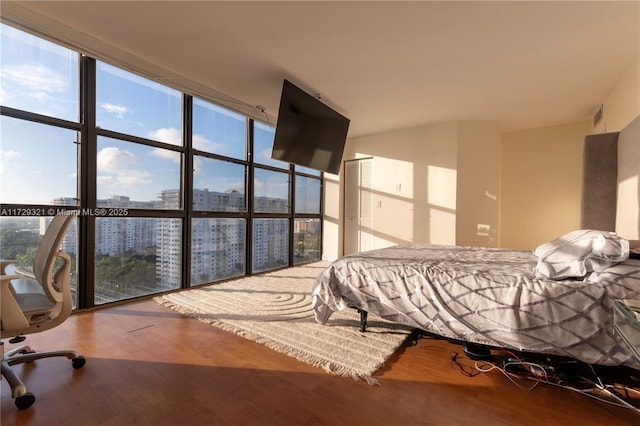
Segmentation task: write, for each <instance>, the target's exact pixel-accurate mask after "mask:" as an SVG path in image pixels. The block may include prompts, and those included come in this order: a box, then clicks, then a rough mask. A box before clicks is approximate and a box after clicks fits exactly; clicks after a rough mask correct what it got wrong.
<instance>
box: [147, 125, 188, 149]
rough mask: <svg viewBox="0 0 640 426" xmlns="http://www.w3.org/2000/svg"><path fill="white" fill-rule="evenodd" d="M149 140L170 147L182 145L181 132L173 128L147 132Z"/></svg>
mask: <svg viewBox="0 0 640 426" xmlns="http://www.w3.org/2000/svg"><path fill="white" fill-rule="evenodd" d="M149 138H150V139H154V140H157V141H160V142H164V143H170V144H171V145H182V131H181V130H180V129H176V128H175V127H169V128H162V129H158V130H154V131H152V132H149Z"/></svg>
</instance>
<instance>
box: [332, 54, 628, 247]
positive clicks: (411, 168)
mask: <svg viewBox="0 0 640 426" xmlns="http://www.w3.org/2000/svg"><path fill="white" fill-rule="evenodd" d="M639 94H640V55H639V56H638V57H636V58H635V60H634V61H633V62H632V64H631V66H630V67H629V68H628V69H627V70H626V71H625V72H624V74H623V75H621V77H620V79H619V80H618V81H617V82H616V83H615V84H614V85H613V86H612V88H611V90H610V92H609V93H608V94H607V95H606V96H605V98H604V99H603V100H602V104H603V120H602V122H601V123H600V125H599V126H598V127H597V128H595V129H594V128H593V126H592V121H591V118H592V117H589V118H588V119H585V120H584V121H580V122H576V123H568V124H566V125H560V126H552V127H545V128H537V129H526V130H523V131H518V132H509V133H504V134H501V135H500V132H499V130H498V127H497V126H496V124H494V123H483V122H469V121H453V122H446V123H439V124H434V125H430V126H424V127H419V128H415V129H404V130H398V131H394V132H387V133H381V134H377V135H372V136H366V137H362V138H357V139H351V140H349V141H347V147H346V150H345V156H344V159H345V160H347V159H353V158H362V157H366V156H372V157H374V168H375V170H374V174H375V183H374V184H375V185H376V189H377V193H376V196H377V198H376V200H375V202H377V204H375V205H377V206H378V207H376V208H374V211H375V212H376V213H377V214H376V217H375V219H374V220H375V229H374V233H375V241H376V244H377V245H378V246H380V247H382V246H386V245H391V244H395V243H398V242H428V243H434V244H458V245H485V246H493V245H495V243H496V242H498V245H499V246H500V247H506V248H517V249H525V250H529V249H533V248H535V247H536V246H537V245H538V244H540V243H542V242H545V241H548V240H550V239H552V238H555V237H557V236H559V235H562V234H563V233H565V232H568V231H571V230H574V229H577V228H578V227H579V225H580V199H581V191H582V187H581V185H582V183H581V182H582V144H583V141H584V136H585V135H587V134H589V133H599V132H603V131H608V132H613V131H619V130H621V129H622V128H624V127H625V126H626V125H627V124H629V123H630V122H631V121H632V120H633V119H634V118H635V117H637V116H638V115H640V95H639ZM593 112H594V113H595V106H593ZM325 182H326V181H325ZM496 182H499V184H498V189H495V188H496ZM335 186H337V187H338V188H339V190H336V188H335ZM326 187H327V186H326ZM342 193H343V192H342V188H341V187H340V184H339V183H337V182H336V181H335V180H331V181H330V187H327V191H326V197H325V209H327V208H329V206H332V207H330V208H329V210H330V215H328V216H327V217H326V218H325V240H324V241H325V243H324V249H325V257H327V258H330V259H331V258H336V257H337V256H339V255H341V254H342V253H341V245H342V243H341V241H342V240H341V238H342V234H341V228H342V217H341V216H340V210H341V208H342V207H341V206H342ZM494 197H496V198H497V202H496V200H494ZM336 210H337V211H336ZM336 215H337V216H336ZM336 217H337V220H336ZM483 224H489V225H490V227H489V229H490V232H489V235H488V236H486V235H478V225H483ZM494 224H495V225H494ZM483 229H484V228H483Z"/></svg>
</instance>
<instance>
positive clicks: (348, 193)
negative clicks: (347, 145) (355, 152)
mask: <svg viewBox="0 0 640 426" xmlns="http://www.w3.org/2000/svg"><path fill="white" fill-rule="evenodd" d="M372 164H373V161H372V159H370V158H367V159H363V160H353V161H347V162H346V163H345V207H344V212H345V223H344V254H351V253H356V252H360V251H365V250H370V249H372V248H373V234H372V232H371V231H372V227H373V193H372V190H371V188H372V181H373V167H372Z"/></svg>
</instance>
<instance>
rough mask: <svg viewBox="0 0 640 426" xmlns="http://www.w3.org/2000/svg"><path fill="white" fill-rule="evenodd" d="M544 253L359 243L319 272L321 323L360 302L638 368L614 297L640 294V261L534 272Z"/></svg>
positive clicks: (316, 305) (379, 311)
mask: <svg viewBox="0 0 640 426" xmlns="http://www.w3.org/2000/svg"><path fill="white" fill-rule="evenodd" d="M536 261H537V258H536V256H535V255H534V254H533V253H532V252H530V251H517V250H505V249H493V248H476V247H459V246H442V245H429V244H407V245H399V246H394V247H389V248H385V249H380V250H373V251H368V252H362V253H357V254H353V255H348V256H345V257H342V258H340V259H338V260H336V261H334V262H333V263H332V264H330V265H329V267H327V268H326V269H325V270H324V271H323V272H322V273H321V275H319V276H318V278H317V279H316V282H315V284H314V286H313V290H312V307H313V311H314V315H315V318H316V321H317V322H318V323H320V324H325V323H326V322H327V321H329V318H330V316H331V314H332V313H333V312H335V311H338V310H342V309H345V308H349V307H357V308H361V309H363V310H365V311H367V312H369V313H372V314H375V315H378V316H379V317H382V318H384V319H387V320H389V321H393V322H396V323H400V324H405V325H408V326H411V327H415V328H419V329H422V330H425V331H428V332H431V333H434V334H438V335H440V336H443V337H447V338H452V339H458V340H463V341H469V342H475V343H480V344H485V345H490V346H494V347H502V348H509V349H515V350H519V351H527V352H537V353H547V354H555V355H561V356H569V357H572V358H575V359H577V360H580V361H583V362H586V363H589V364H600V365H626V366H629V367H632V368H636V369H640V361H639V360H637V359H636V358H635V357H634V354H633V352H632V351H631V349H630V348H629V347H628V346H627V345H626V344H625V343H624V342H623V341H622V340H621V338H620V337H619V336H618V335H617V334H616V332H615V331H614V328H613V310H614V301H615V300H616V299H625V298H627V299H634V298H635V299H638V298H640V263H638V264H632V265H631V266H628V265H627V266H628V269H626V270H624V271H623V272H622V273H618V274H616V273H609V274H602V276H603V277H606V279H605V278H603V279H602V280H598V279H597V277H596V279H595V281H591V282H585V281H583V280H578V279H575V280H544V279H540V278H536V276H535V272H534V270H535V266H536ZM629 268H630V269H629ZM612 277H613V278H612Z"/></svg>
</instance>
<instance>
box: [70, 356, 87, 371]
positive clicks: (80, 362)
mask: <svg viewBox="0 0 640 426" xmlns="http://www.w3.org/2000/svg"><path fill="white" fill-rule="evenodd" d="M86 362H87V360H86V358H85V357H83V356H79V357H78V358H74V359H72V360H71V365H72V366H73V368H75V369H76V370H77V369H78V368H82V367H84V365H85V364H86Z"/></svg>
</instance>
